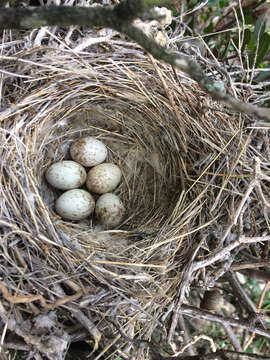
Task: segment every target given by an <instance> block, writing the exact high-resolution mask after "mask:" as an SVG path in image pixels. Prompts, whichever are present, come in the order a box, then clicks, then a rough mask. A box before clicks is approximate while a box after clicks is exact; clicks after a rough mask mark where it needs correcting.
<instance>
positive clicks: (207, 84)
mask: <svg viewBox="0 0 270 360" xmlns="http://www.w3.org/2000/svg"><path fill="white" fill-rule="evenodd" d="M164 3H167V1H161V0H144V1H143V0H140V1H139V0H136V1H133V0H125V1H123V2H121V3H120V4H119V5H116V6H115V7H114V8H113V7H103V6H97V7H89V8H86V7H70V6H57V7H55V6H52V7H50V6H49V7H39V8H31V9H29V8H28V9H26V8H16V9H5V8H4V9H3V8H1V9H0V29H33V28H37V27H40V26H48V25H51V26H54V25H58V26H70V25H81V26H82V25H85V26H88V27H95V26H101V27H109V28H111V29H114V30H117V31H119V32H121V33H123V34H126V35H128V36H129V37H130V38H131V39H133V40H135V41H136V42H137V43H138V44H139V45H141V46H142V47H143V48H144V50H146V51H147V52H149V53H150V54H152V56H153V57H154V58H156V59H157V60H161V61H164V62H165V63H167V64H170V65H172V66H174V67H176V68H178V69H180V70H181V71H183V72H185V73H187V74H189V75H190V76H191V77H192V79H194V80H195V81H197V82H198V84H199V85H200V86H201V88H202V89H203V90H205V91H206V92H207V93H209V94H210V95H211V96H212V97H213V98H214V99H216V100H220V101H223V102H224V103H226V104H228V105H230V106H231V108H233V109H234V110H236V111H239V112H243V113H247V114H250V115H254V116H256V117H258V118H261V119H265V120H270V111H269V109H266V108H260V107H257V106H255V105H251V104H246V103H244V102H242V101H239V100H238V99H236V98H233V97H232V96H231V95H230V94H228V93H226V91H225V86H224V84H223V83H222V82H219V81H215V80H212V79H210V78H209V77H208V76H207V75H206V74H205V73H204V72H203V71H202V68H201V67H200V65H199V64H198V63H196V62H195V61H193V60H191V59H190V58H189V57H188V56H186V55H183V54H181V53H179V52H175V51H172V50H171V49H166V48H165V47H162V46H161V45H159V44H158V43H156V42H155V41H154V40H153V39H152V38H150V37H148V36H147V35H146V34H145V33H144V32H143V31H142V30H140V29H139V28H138V27H136V26H134V25H132V24H131V20H132V19H134V18H136V17H138V15H141V14H142V13H143V12H145V11H146V10H147V9H150V8H151V7H152V6H154V5H161V4H164Z"/></svg>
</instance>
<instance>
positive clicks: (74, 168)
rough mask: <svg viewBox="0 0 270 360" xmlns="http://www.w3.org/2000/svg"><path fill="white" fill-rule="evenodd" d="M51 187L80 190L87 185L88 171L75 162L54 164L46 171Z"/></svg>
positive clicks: (67, 161) (65, 161) (68, 161)
mask: <svg viewBox="0 0 270 360" xmlns="http://www.w3.org/2000/svg"><path fill="white" fill-rule="evenodd" d="M45 176H46V179H47V181H48V183H49V184H50V185H52V186H53V187H55V188H57V189H60V190H70V189H75V188H79V187H80V186H82V185H83V184H84V183H85V180H86V171H85V169H84V167H82V166H81V165H80V164H78V163H76V162H75V161H71V160H64V161H59V162H56V163H54V164H52V165H51V166H50V167H49V168H48V170H47V171H46V174H45Z"/></svg>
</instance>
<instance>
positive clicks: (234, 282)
mask: <svg viewBox="0 0 270 360" xmlns="http://www.w3.org/2000/svg"><path fill="white" fill-rule="evenodd" d="M226 278H227V280H228V281H229V283H230V285H231V287H232V290H233V292H234V294H235V295H236V297H237V298H238V300H239V302H240V303H241V304H242V305H243V307H244V309H246V310H247V312H248V313H249V314H251V315H255V314H256V315H258V316H257V320H258V321H259V322H260V323H261V325H262V326H264V323H263V321H262V319H260V317H259V314H258V310H257V308H256V306H255V305H254V303H253V301H252V300H251V299H250V298H249V296H248V295H247V293H246V292H245V291H244V290H243V289H242V287H241V285H240V283H239V281H238V279H237V276H236V274H235V273H233V272H232V271H229V272H228V273H227V274H226Z"/></svg>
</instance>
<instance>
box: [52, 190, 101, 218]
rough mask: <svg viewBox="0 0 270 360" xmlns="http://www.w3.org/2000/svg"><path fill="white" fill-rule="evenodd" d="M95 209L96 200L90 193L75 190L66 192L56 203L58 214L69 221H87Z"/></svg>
mask: <svg viewBox="0 0 270 360" xmlns="http://www.w3.org/2000/svg"><path fill="white" fill-rule="evenodd" d="M94 208H95V200H94V198H93V196H92V195H91V194H89V192H88V191H86V190H82V189H73V190H69V191H66V192H64V194H62V195H61V196H60V197H59V198H58V199H57V200H56V203H55V210H56V212H57V213H58V214H59V215H60V216H61V217H62V218H63V219H67V220H83V219H86V218H87V217H88V216H89V215H90V214H91V213H92V212H93V211H94Z"/></svg>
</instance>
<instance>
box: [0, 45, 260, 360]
mask: <svg viewBox="0 0 270 360" xmlns="http://www.w3.org/2000/svg"><path fill="white" fill-rule="evenodd" d="M112 44H113V41H112ZM116 44H117V42H116ZM117 47H118V48H119V45H118V44H117ZM20 59H23V60H26V62H21V61H20ZM20 59H18V60H17V63H16V64H14V67H16V66H18V64H20V67H19V69H20V72H22V73H23V74H26V75H29V76H32V75H33V74H34V75H35V78H34V79H31V80H27V81H26V83H27V89H25V85H24V83H23V82H22V80H18V83H19V84H18V86H17V85H16V84H13V87H12V86H11V85H10V84H9V83H8V82H7V83H6V84H5V87H4V91H5V92H6V94H7V108H6V109H5V110H4V111H3V112H2V114H1V116H0V121H1V143H2V144H3V146H2V147H1V150H0V151H1V153H0V154H1V170H2V171H1V173H2V176H1V181H2V185H1V192H2V194H1V196H2V200H1V219H2V236H3V240H2V243H1V246H2V256H1V257H2V259H1V267H2V278H3V279H4V283H5V285H6V287H7V288H8V290H9V292H10V293H15V292H16V293H17V294H20V295H30V294H43V296H44V298H45V299H46V302H47V303H55V301H56V300H57V299H58V298H59V297H64V296H70V295H72V294H74V292H75V293H76V292H79V291H81V290H82V291H83V292H85V295H83V294H81V296H80V297H79V298H78V299H75V300H72V302H71V303H70V304H69V303H67V305H66V306H64V307H61V306H55V308H56V309H57V315H58V316H60V315H61V316H62V317H63V318H64V319H65V321H67V322H68V321H70V319H69V315H68V313H69V311H71V312H72V309H73V307H74V304H76V305H77V306H79V308H80V309H81V310H82V311H84V312H85V313H86V314H87V316H89V317H91V316H92V315H93V314H94V315H95V318H96V319H101V318H102V317H101V315H100V314H101V313H103V314H104V313H106V314H107V315H108V316H109V315H113V316H115V315H119V317H120V318H123V320H126V319H133V320H134V319H136V320H135V325H134V327H135V329H136V331H137V332H138V334H139V335H140V336H143V337H147V336H148V337H149V336H151V332H152V331H153V328H155V327H156V326H157V319H159V318H160V317H161V315H162V312H163V310H164V309H165V308H166V306H168V305H169V304H170V303H171V301H172V299H173V298H174V297H175V295H176V293H177V286H178V285H179V283H180V281H181V276H180V275H179V274H180V273H181V270H182V268H183V266H184V265H185V264H186V263H187V261H188V260H189V258H190V256H191V254H192V249H193V247H194V244H196V242H198V238H200V237H201V236H202V233H203V234H204V235H205V234H206V236H208V234H209V232H211V231H212V230H211V229H213V228H214V230H213V231H212V232H216V231H217V228H218V226H217V224H218V225H219V226H220V228H221V232H222V231H223V229H224V227H223V225H224V226H225V224H226V222H227V221H228V219H229V217H230V214H231V207H232V206H233V204H234V203H235V202H236V201H238V199H239V197H241V194H242V191H243V188H244V187H245V185H246V178H245V176H247V177H248V176H249V175H250V173H251V170H252V157H253V156H254V155H255V154H256V149H254V147H253V146H249V143H248V140H249V137H248V134H245V133H244V132H243V127H242V126H243V123H242V120H241V118H239V116H238V115H232V114H230V113H228V112H227V111H226V109H224V107H223V106H222V105H220V104H217V103H215V102H213V101H212V100H210V99H209V98H208V97H207V96H205V94H204V93H203V92H202V91H201V90H200V89H199V88H198V87H197V86H196V84H194V83H193V82H192V81H190V80H188V79H187V78H186V77H185V76H184V75H183V74H181V73H178V74H177V77H176V76H175V74H174V72H173V71H172V70H171V69H170V68H168V67H167V66H165V65H163V64H159V65H156V66H158V67H159V71H160V73H156V72H155V69H154V68H153V64H152V62H151V61H150V60H149V58H148V57H147V56H146V55H144V54H143V53H141V52H138V53H137V57H136V56H135V55H134V52H130V51H129V49H128V48H125V47H123V48H121V56H119V55H117V54H111V55H108V54H107V55H103V56H101V57H100V58H98V59H97V58H94V57H93V56H89V54H85V55H82V56H80V57H79V58H78V57H76V56H74V55H73V54H72V53H69V52H65V51H58V50H56V49H53V48H49V47H44V49H42V48H41V49H38V50H36V51H35V50H32V51H31V54H28V53H27V52H25V54H23V53H22V54H20ZM29 59H31V64H28V63H27V60H29ZM22 64H24V65H22ZM17 71H18V69H17ZM160 74H161V75H160ZM164 81H165V83H166V85H167V88H166V87H164ZM22 85H23V86H22ZM18 89H19V90H18ZM168 89H169V92H170V94H172V96H173V99H174V103H172V102H171V101H170V99H169V97H168ZM15 100H16V101H15ZM8 101H9V102H12V103H11V104H8ZM183 128H184V129H185V133H183V131H182V130H183ZM84 135H91V136H97V137H98V138H99V139H101V140H102V141H103V142H104V143H105V144H106V145H107V146H108V148H109V160H110V161H112V162H114V163H116V164H118V165H119V166H120V168H121V169H122V172H123V182H122V183H121V185H120V186H119V188H118V189H117V191H116V193H117V194H118V195H119V196H120V198H121V199H122V200H123V202H124V204H125V207H126V209H127V213H126V217H125V219H124V221H123V223H122V224H121V225H120V226H119V228H117V229H114V230H111V231H104V230H102V229H100V228H99V227H98V224H96V223H95V221H94V220H92V219H89V220H85V221H81V222H77V223H75V222H68V221H64V220H62V219H61V218H59V216H57V215H56V213H55V212H54V202H55V199H56V197H57V196H59V194H60V193H61V192H58V191H55V190H53V189H52V188H50V187H49V186H48V185H47V183H46V181H45V180H44V172H45V170H46V169H47V168H48V167H49V166H50V164H52V163H53V162H56V161H59V160H62V159H68V158H69V152H68V149H69V147H70V144H71V143H72V142H73V141H74V140H75V139H76V138H78V137H80V136H84ZM185 149H187V151H186V152H185ZM232 173H234V174H235V177H231V176H230V175H231V174H232ZM243 174H244V175H245V176H244V175H243ZM251 201H252V200H251ZM254 203H256V202H254ZM254 206H257V205H254ZM211 227H212V228H211ZM204 250H205V252H204V253H202V254H201V256H207V255H208V254H209V249H208V248H207V246H206V247H205V249H204ZM22 270H23V271H22ZM211 271H212V269H211ZM90 289H91V290H90ZM89 292H90V293H89ZM101 299H102V300H101ZM89 304H91V307H90V309H89ZM4 305H5V307H6V309H8V308H9V306H10V303H9V301H8V300H7V299H6V301H5V304H4ZM42 308H43V306H42V304H40V303H39V302H37V303H36V302H33V303H32V302H29V303H22V304H21V305H20V310H19V311H20V312H21V313H22V314H23V315H22V316H21V318H20V319H21V320H20V321H23V320H25V319H28V317H29V314H32V315H30V319H33V318H35V316H36V314H38V313H39V312H40V310H41V309H42ZM91 314H92V315H91ZM145 317H146V318H147V321H145V320H143V319H144V318H145ZM16 321H18V322H19V319H16ZM102 328H103V325H101V327H100V331H101V332H102ZM91 335H92V336H93V337H94V339H95V341H97V340H99V339H98V336H95V334H94V333H91ZM101 341H104V342H106V340H104V339H102V340H101ZM40 349H41V348H40V347H39V350H40ZM40 351H41V350H40ZM53 356H55V355H51V358H56V357H53Z"/></svg>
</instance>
